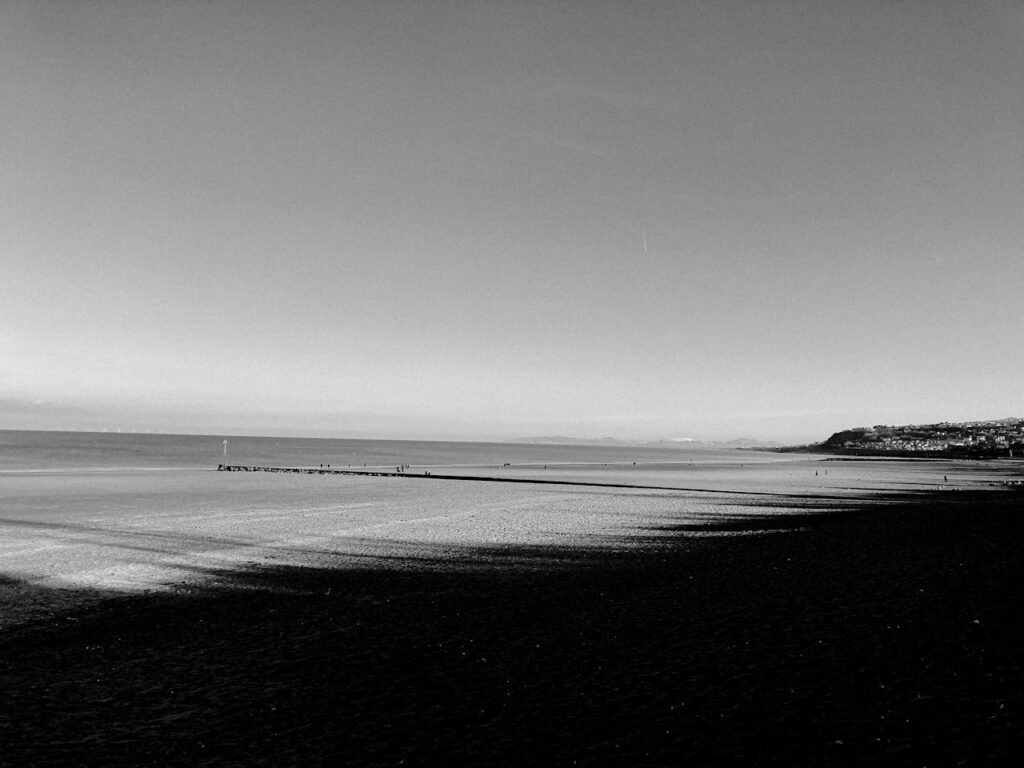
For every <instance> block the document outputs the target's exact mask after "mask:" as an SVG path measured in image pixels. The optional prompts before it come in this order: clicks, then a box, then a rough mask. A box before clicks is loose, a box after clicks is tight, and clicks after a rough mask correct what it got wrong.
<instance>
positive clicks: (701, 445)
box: [505, 435, 782, 451]
mask: <svg viewBox="0 0 1024 768" xmlns="http://www.w3.org/2000/svg"><path fill="white" fill-rule="evenodd" d="M505 442H506V443H528V444H531V445H613V446H614V445H618V446H624V447H629V446H647V447H651V448H677V449H679V450H682V451H686V450H713V449H716V448H718V449H726V448H779V447H781V445H782V444H781V443H775V442H771V441H768V440H755V439H753V438H740V439H738V440H725V441H706V440H695V439H693V438H689V437H679V438H674V439H672V440H619V439H617V438H614V437H565V436H562V435H545V436H543V437H514V438H512V439H510V440H506V441H505Z"/></svg>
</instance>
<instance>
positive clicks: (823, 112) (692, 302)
mask: <svg viewBox="0 0 1024 768" xmlns="http://www.w3.org/2000/svg"><path fill="white" fill-rule="evenodd" d="M0 168H2V173H0V428H8V429H83V430H94V429H110V430H114V429H122V430H131V429H135V430H138V431H143V430H151V431H162V432H190V433H221V432H224V433H229V434H294V435H310V436H334V437H382V438H410V439H503V438H510V437H521V436H532V435H568V436H574V437H603V436H614V437H619V438H622V439H651V440H657V439H671V438H678V437H694V438H698V439H709V440H711V439H731V438H736V437H753V438H760V439H774V440H779V441H782V442H793V441H806V440H820V439H824V438H825V437H827V436H828V435H829V434H831V433H832V432H834V431H837V430H840V429H845V428H849V427H853V426H861V425H872V424H906V423H929V422H935V421H944V420H949V421H963V420H975V419H989V418H1002V417H1009V416H1024V387H1022V381H1024V376H1022V374H1024V322H1022V321H1021V319H1020V310H1021V306H1022V299H1024V293H1022V288H1024V4H1022V3H1020V2H1017V0H979V1H978V2H971V3H964V2H944V1H943V0H922V1H920V2H915V1H914V0H907V1H906V2H895V1H886V2H880V1H879V2H872V1H871V0H863V1H861V2H856V3H828V2H798V1H793V2H785V1H782V0H779V1H777V2H734V1H732V0H714V1H713V2H684V1H681V2H657V1H652V2H629V3H626V2H613V3H600V2H586V3H579V2H573V3H569V2H562V3H559V2H515V1H514V0H503V1H502V2H450V1H447V0H436V1H435V2H429V3H422V2H386V1H384V2H323V3H317V2H298V1H297V2H290V3H279V2H218V1H217V0H211V1H210V2H142V1H141V0H140V1H138V2H79V1H74V2H46V3H40V2H35V1H34V0H4V2H2V3H0Z"/></svg>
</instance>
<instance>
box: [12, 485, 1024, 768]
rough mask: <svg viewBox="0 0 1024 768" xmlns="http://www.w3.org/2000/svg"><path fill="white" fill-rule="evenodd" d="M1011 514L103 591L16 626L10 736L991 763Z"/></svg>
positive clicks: (1005, 686)
mask: <svg viewBox="0 0 1024 768" xmlns="http://www.w3.org/2000/svg"><path fill="white" fill-rule="evenodd" d="M1021 512H1022V509H1021V503H1020V496H1019V495H1018V494H1013V493H1008V492H1004V493H1000V492H993V493H988V494H979V495H977V496H974V495H971V496H968V495H967V494H947V495H945V496H942V497H939V498H936V499H934V500H930V501H918V502H917V503H915V504H913V505H909V504H906V505H901V506H898V507H896V506H892V507H886V506H876V507H873V508H870V509H867V510H865V511H861V512H851V513H842V514H839V515H836V514H832V515H828V516H824V517H815V516H813V515H808V516H807V517H805V518H803V519H801V518H791V520H792V521H793V522H794V523H795V522H801V523H804V525H802V526H801V527H799V528H794V529H791V530H783V531H782V532H778V530H777V529H778V526H777V519H776V518H772V521H773V524H774V525H775V530H776V532H771V533H767V534H765V535H736V536H728V537H718V538H704V539H702V540H701V542H700V545H699V546H694V544H693V543H692V541H691V542H690V543H685V541H683V540H681V542H680V544H679V546H666V545H665V544H664V540H663V539H652V542H651V547H650V548H649V549H647V550H645V549H644V548H639V549H635V550H633V551H631V552H624V553H618V554H616V553H613V552H607V551H600V550H589V551H588V550H577V551H573V550H571V549H567V550H565V551H555V548H554V547H542V546H538V547H523V548H520V549H511V548H508V547H502V548H495V549H492V550H487V549H486V548H483V547H477V548H476V549H475V556H477V557H481V556H483V557H487V558H492V559H494V560H508V559H512V560H513V561H515V562H521V563H524V564H525V563H530V562H534V563H541V564H544V563H549V562H559V563H561V564H560V565H559V566H557V567H555V566H551V567H535V568H529V569H528V568H522V569H519V568H512V569H509V568H500V569H494V570H487V569H483V570H481V571H479V572H477V573H467V572H460V573H446V572H444V571H437V570H432V571H428V572H417V571H416V570H415V569H406V570H404V571H401V572H395V571H389V570H385V569H383V568H380V569H378V568H373V569H368V570H364V571H351V570H350V571H336V570H332V569H312V568H295V567H284V568H279V569H273V568H259V569H254V570H253V571H251V572H241V573H235V574H234V575H233V576H232V577H231V578H232V579H233V583H232V584H231V585H230V586H221V587H216V588H214V587H207V588H204V589H197V590H195V591H192V592H188V591H183V592H182V593H181V594H177V595H151V596H140V597H133V598H125V599H121V600H115V601H112V602H111V601H108V602H104V603H100V604H99V605H98V606H97V605H94V606H93V607H90V608H87V609H84V610H82V611H80V612H78V613H70V614H67V615H64V616H59V617H55V618H53V619H51V620H49V621H47V622H43V623H39V624H35V625H28V626H22V627H20V628H18V629H17V630H16V631H14V632H13V633H11V634H9V636H8V638H7V639H6V640H5V641H4V642H3V645H2V648H0V652H2V657H0V658H2V662H0V684H2V686H3V690H4V693H5V697H4V702H5V703H4V707H3V714H2V720H0V723H2V730H0V747H2V749H0V755H2V758H0V759H2V761H3V764H4V765H76V764H77V765H118V764H121V765H173V764H180V765H236V764H237V765H242V764H245V765H320V764H325V765H345V764H350V765H393V764H399V763H404V764H425V763H428V762H436V761H445V762H448V763H456V764H480V765H487V764H493V765H498V764H505V765H522V764H550V765H569V764H581V765H587V764H591V765H604V764H621V765H676V764H681V761H687V762H688V764H719V763H721V762H723V761H729V760H734V759H735V760H742V761H743V762H746V763H749V764H762V765H771V764H792V763H794V762H801V763H807V764H817V765H821V764H834V765H874V764H878V763H880V762H881V761H887V762H891V763H893V762H894V763H898V764H904V765H917V764H932V763H933V761H934V762H935V763H936V764H944V765H955V764H975V765H989V764H992V763H994V762H998V761H1000V760H1008V759H1009V758H1010V757H1012V756H1013V755H1015V754H1017V753H1019V752H1020V750H1021V749H1022V748H1024V740H1022V736H1021V734H1022V733H1024V702H1022V695H1021V691H1022V690H1024V673H1022V668H1021V649H1022V640H1024V637H1022V634H1024V610H1022V601H1021V597H1020V595H1019V590H1018V586H1019V584H1020V583H1021V576H1022V575H1024V574H1022V573H1021V554H1022V542H1024V531H1022V528H1024V518H1022V515H1021ZM711 525H714V524H713V523H712V524H711ZM731 525H733V527H735V528H736V529H737V530H739V529H741V528H744V527H745V528H746V530H747V531H748V534H749V533H750V532H751V530H752V529H755V528H756V521H752V522H750V523H749V524H747V525H746V526H742V525H738V524H736V523H732V524H731ZM689 528H690V529H691V530H692V528H693V526H689ZM551 555H558V557H557V558H555V559H554V560H550V559H549V558H550V556H551ZM239 587H243V588H242V589H239Z"/></svg>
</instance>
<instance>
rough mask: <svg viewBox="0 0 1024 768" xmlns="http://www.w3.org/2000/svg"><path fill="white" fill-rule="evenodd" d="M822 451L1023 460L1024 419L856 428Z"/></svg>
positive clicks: (832, 440)
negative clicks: (1019, 458)
mask: <svg viewBox="0 0 1024 768" xmlns="http://www.w3.org/2000/svg"><path fill="white" fill-rule="evenodd" d="M820 447H821V448H822V449H825V450H828V451H834V452H841V453H857V454H874V453H885V454H898V455H905V454H926V455H932V456H938V455H942V456H950V455H952V456H965V457H976V458H995V457H1011V458H1012V457H1024V419H1020V418H1010V419H998V420H994V421H967V422H959V423H951V422H946V421H944V422H940V423H938V424H908V425H905V426H887V425H884V424H879V425H876V426H874V427H857V428H855V429H849V430H844V431H842V432H836V433H835V434H834V435H832V436H831V437H830V438H829V439H828V440H826V441H825V442H824V443H822V444H821V446H820Z"/></svg>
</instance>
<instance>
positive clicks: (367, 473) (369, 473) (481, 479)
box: [217, 464, 850, 502]
mask: <svg viewBox="0 0 1024 768" xmlns="http://www.w3.org/2000/svg"><path fill="white" fill-rule="evenodd" d="M217 471H218V472H281V473H289V474H296V475H355V476H358V477H403V478H413V479H415V478H419V479H421V480H464V481H468V482H477V483H521V484H524V485H562V486H565V485H571V486H575V487H584V488H626V489H630V490H639V491H675V492H677V493H678V492H681V491H682V492H686V493H709V494H716V495H723V496H765V493H763V492H761V491H735V490H727V489H714V488H681V487H679V486H674V485H673V486H669V485H636V484H633V483H592V482H586V481H582V480H540V479H537V478H532V477H508V476H505V477H501V476H496V475H491V476H487V475H435V474H434V473H433V472H431V471H429V470H424V471H423V472H422V474H420V473H415V472H389V471H384V470H374V469H329V468H317V467H256V466H244V465H239V464H218V465H217ZM770 495H772V496H775V497H779V498H787V499H811V500H814V501H821V500H823V499H832V500H836V501H847V502H848V501H850V497H848V496H835V495H824V494H807V493H773V494H770Z"/></svg>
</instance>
